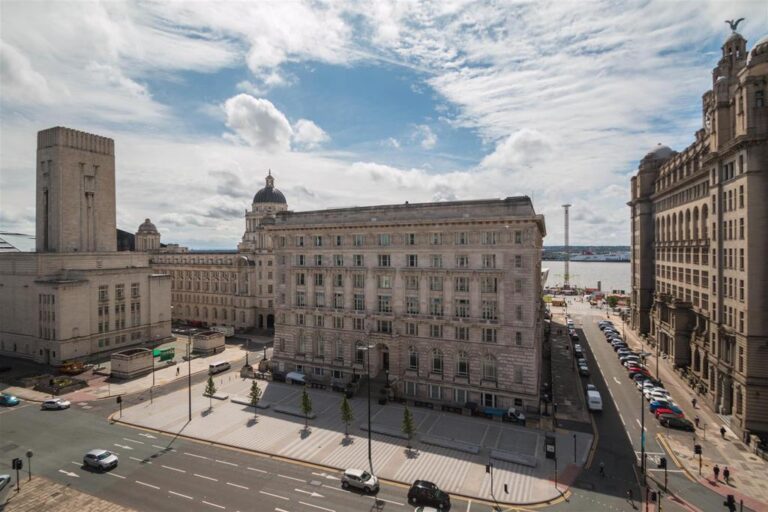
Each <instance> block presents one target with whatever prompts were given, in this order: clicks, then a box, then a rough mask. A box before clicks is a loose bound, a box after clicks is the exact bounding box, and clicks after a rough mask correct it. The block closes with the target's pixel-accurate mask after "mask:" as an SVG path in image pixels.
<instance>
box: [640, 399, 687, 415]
mask: <svg viewBox="0 0 768 512" xmlns="http://www.w3.org/2000/svg"><path fill="white" fill-rule="evenodd" d="M662 407H663V408H665V409H670V410H672V411H674V412H676V413H678V414H679V413H681V412H683V410H682V409H680V408H679V407H678V406H677V404H675V403H674V402H671V401H669V400H654V401H653V402H651V404H650V405H649V406H648V409H649V410H650V411H651V412H655V411H656V409H661V408H662Z"/></svg>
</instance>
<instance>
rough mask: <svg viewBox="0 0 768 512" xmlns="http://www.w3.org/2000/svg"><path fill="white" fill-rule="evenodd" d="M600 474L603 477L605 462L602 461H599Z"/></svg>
mask: <svg viewBox="0 0 768 512" xmlns="http://www.w3.org/2000/svg"><path fill="white" fill-rule="evenodd" d="M600 476H602V477H603V478H605V464H604V463H603V461H600Z"/></svg>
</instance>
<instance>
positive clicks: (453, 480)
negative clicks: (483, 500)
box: [395, 447, 479, 492]
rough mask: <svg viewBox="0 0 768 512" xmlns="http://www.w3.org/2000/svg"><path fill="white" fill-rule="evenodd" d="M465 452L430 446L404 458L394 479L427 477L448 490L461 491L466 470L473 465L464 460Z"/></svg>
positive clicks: (405, 479)
mask: <svg viewBox="0 0 768 512" xmlns="http://www.w3.org/2000/svg"><path fill="white" fill-rule="evenodd" d="M464 457H466V454H462V453H461V452H457V451H455V450H451V449H449V448H432V447H430V449H429V451H420V452H417V456H415V457H413V458H410V459H409V458H406V459H405V462H404V463H403V464H402V465H401V466H400V469H399V470H398V471H397V472H396V473H395V480H399V481H401V482H413V481H414V480H419V479H423V478H427V479H429V480H430V481H432V482H435V483H436V484H437V485H438V486H439V487H440V488H441V489H444V490H446V491H448V492H463V489H464V481H465V479H466V477H467V472H468V471H469V470H470V468H471V467H472V466H473V465H474V466H479V464H476V463H475V464H473V463H472V462H471V461H469V460H466V459H465V458H464Z"/></svg>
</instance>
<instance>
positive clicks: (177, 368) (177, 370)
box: [176, 366, 179, 377]
mask: <svg viewBox="0 0 768 512" xmlns="http://www.w3.org/2000/svg"><path fill="white" fill-rule="evenodd" d="M176 376H177V377H178V376H179V367H178V366H177V367H176Z"/></svg>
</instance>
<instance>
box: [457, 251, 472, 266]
mask: <svg viewBox="0 0 768 512" xmlns="http://www.w3.org/2000/svg"><path fill="white" fill-rule="evenodd" d="M456 268H469V256H467V255H466V254H459V255H458V256H456Z"/></svg>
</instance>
